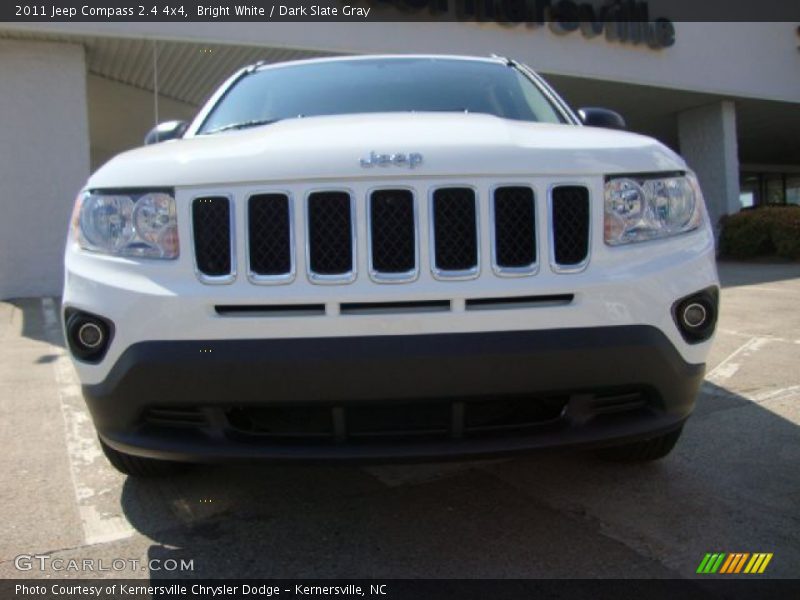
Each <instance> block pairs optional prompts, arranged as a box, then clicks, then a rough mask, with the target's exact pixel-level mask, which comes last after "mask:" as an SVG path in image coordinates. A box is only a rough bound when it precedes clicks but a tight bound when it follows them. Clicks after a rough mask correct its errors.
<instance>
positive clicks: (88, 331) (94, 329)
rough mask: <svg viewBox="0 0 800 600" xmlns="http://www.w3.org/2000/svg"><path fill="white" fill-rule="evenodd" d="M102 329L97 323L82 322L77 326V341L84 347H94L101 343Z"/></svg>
mask: <svg viewBox="0 0 800 600" xmlns="http://www.w3.org/2000/svg"><path fill="white" fill-rule="evenodd" d="M104 337H105V336H104V335H103V330H102V329H100V326H99V325H98V324H97V323H84V324H83V325H81V326H80V327H79V328H78V341H79V342H80V343H81V344H82V345H83V346H85V347H86V348H90V349H92V350H93V349H95V348H97V347H98V346H99V345H100V344H102V343H103V338H104Z"/></svg>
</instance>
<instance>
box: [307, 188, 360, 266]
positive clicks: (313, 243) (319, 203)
mask: <svg viewBox="0 0 800 600" xmlns="http://www.w3.org/2000/svg"><path fill="white" fill-rule="evenodd" d="M353 242H354V240H353V215H352V203H351V199H350V194H348V193H347V192H314V193H312V194H310V195H309V196H308V251H309V252H308V254H309V256H308V260H309V269H310V271H311V273H312V274H313V275H322V276H323V277H324V276H334V277H335V276H342V275H347V274H349V273H352V271H353Z"/></svg>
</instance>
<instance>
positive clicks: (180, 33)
mask: <svg viewBox="0 0 800 600" xmlns="http://www.w3.org/2000/svg"><path fill="white" fill-rule="evenodd" d="M670 3H671V0H657V1H656V2H651V10H650V14H651V15H652V16H654V17H655V16H661V15H666V16H669V5H670ZM674 25H675V38H676V41H675V45H674V46H672V47H670V48H666V49H663V50H650V49H648V48H647V47H645V46H643V45H639V46H633V45H630V44H620V43H618V42H609V41H606V40H605V39H604V38H603V37H602V36H598V37H596V38H593V39H586V38H584V37H582V36H581V34H580V33H578V32H573V33H570V34H568V35H556V34H555V33H553V32H551V31H550V30H549V29H548V28H547V27H546V26H545V27H529V26H525V25H516V26H511V27H509V26H503V25H498V24H495V23H474V22H467V23H456V22H446V23H330V22H307V23H302V22H296V23H279V22H276V23H262V22H241V23H230V22H226V23H220V22H198V23H179V22H170V23H147V22H137V23H90V22H86V23H3V24H2V27H3V28H4V29H7V30H9V31H15V30H16V31H29V32H47V33H52V34H79V35H80V34H83V35H107V36H115V37H116V36H118V37H123V38H124V37H128V38H147V39H149V38H156V39H165V40H180V41H186V42H198V43H205V44H213V43H221V44H242V45H249V46H274V47H285V48H302V49H306V50H320V51H326V52H343V53H356V54H360V53H381V52H386V53H402V52H421V53H424V52H431V53H445V54H447V53H452V54H477V55H489V54H492V53H497V54H502V55H506V56H510V57H512V58H515V59H518V60H521V61H523V62H526V63H528V64H529V65H530V66H531V67H533V68H534V69H537V70H540V71H543V72H545V73H553V74H559V75H571V76H576V77H586V78H589V79H604V80H608V81H620V82H625V83H636V84H640V85H655V86H658V87H667V88H673V89H677V90H688V91H695V92H706V93H713V94H724V95H731V96H738V97H745V98H763V99H770V100H782V101H788V102H798V101H800V77H796V76H795V75H794V74H796V73H799V72H800V52H798V41H797V40H798V38H797V31H796V30H797V23H755V22H748V23H736V22H733V23H725V22H719V23H693V22H675V23H674Z"/></svg>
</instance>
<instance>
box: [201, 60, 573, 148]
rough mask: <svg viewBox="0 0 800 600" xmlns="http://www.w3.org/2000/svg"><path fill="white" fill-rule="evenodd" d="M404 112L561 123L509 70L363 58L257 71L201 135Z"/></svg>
mask: <svg viewBox="0 0 800 600" xmlns="http://www.w3.org/2000/svg"><path fill="white" fill-rule="evenodd" d="M409 111H419V112H430V111H451V112H464V111H467V112H475V113H487V114H491V115H496V116H498V117H503V118H506V119H518V120H523V121H541V122H546V123H562V122H564V119H563V118H562V117H561V115H560V114H559V113H558V112H557V111H556V110H555V109H554V108H553V106H552V105H551V103H550V102H549V101H548V100H547V99H546V98H545V97H544V95H543V94H542V93H541V92H540V91H539V89H538V88H537V87H536V86H535V85H534V84H533V83H532V82H531V81H530V80H529V79H528V78H527V77H526V76H525V75H523V74H522V73H521V72H520V71H518V70H517V69H516V68H513V67H509V66H505V65H503V64H500V63H496V62H483V61H472V60H456V59H439V58H396V59H361V60H344V61H334V62H320V63H311V64H300V65H290V66H285V67H278V68H267V69H263V70H260V71H254V72H253V73H251V74H249V75H246V76H245V77H243V78H242V79H240V80H239V81H238V82H237V83H236V84H235V85H234V86H233V88H232V89H230V90H229V91H228V92H227V93H226V94H225V96H224V97H223V98H222V99H221V100H220V101H219V103H218V104H217V105H216V106H215V107H214V109H213V110H212V111H211V113H210V115H209V116H208V118H206V120H205V122H204V123H203V125H202V126H201V128H200V130H199V133H210V132H213V131H215V130H218V129H220V128H225V127H230V126H232V125H236V124H240V123H251V124H260V123H262V122H264V121H267V122H269V121H275V120H281V119H289V118H295V117H313V116H319V115H343V114H354V113H372V112H409Z"/></svg>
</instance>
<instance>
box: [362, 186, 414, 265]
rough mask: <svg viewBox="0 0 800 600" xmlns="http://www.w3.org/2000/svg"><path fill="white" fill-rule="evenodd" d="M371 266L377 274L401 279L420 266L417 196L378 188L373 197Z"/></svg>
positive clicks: (403, 191) (370, 212)
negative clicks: (417, 237) (416, 212)
mask: <svg viewBox="0 0 800 600" xmlns="http://www.w3.org/2000/svg"><path fill="white" fill-rule="evenodd" d="M369 231H370V265H371V270H372V272H373V275H374V276H377V277H378V278H381V279H398V278H408V277H409V276H413V274H414V273H415V272H416V269H417V240H416V226H415V222H414V195H413V194H412V193H411V192H410V191H409V190H376V191H374V192H372V194H370V198H369Z"/></svg>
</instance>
